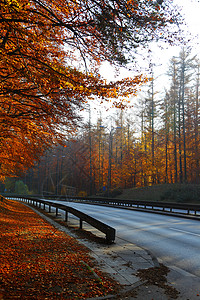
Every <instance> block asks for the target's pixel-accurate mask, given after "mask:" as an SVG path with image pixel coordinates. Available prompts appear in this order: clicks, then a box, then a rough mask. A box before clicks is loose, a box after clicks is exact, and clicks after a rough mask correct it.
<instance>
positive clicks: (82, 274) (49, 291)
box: [0, 199, 119, 300]
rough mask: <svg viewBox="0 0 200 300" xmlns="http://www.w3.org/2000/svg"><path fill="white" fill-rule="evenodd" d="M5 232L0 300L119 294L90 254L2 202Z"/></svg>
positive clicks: (23, 209) (0, 237)
mask: <svg viewBox="0 0 200 300" xmlns="http://www.w3.org/2000/svg"><path fill="white" fill-rule="evenodd" d="M0 228H1V232H0V299H1V300H2V299H6V300H7V299H87V298H91V297H98V296H99V297H100V296H105V295H107V294H110V293H115V292H117V291H118V289H119V285H118V283H116V282H115V281H113V280H112V279H111V278H109V277H108V276H107V275H106V274H103V273H101V272H100V271H99V269H98V268H97V267H96V265H95V262H94V260H93V259H92V258H91V257H90V254H89V250H88V249H87V248H85V247H84V246H82V245H80V244H79V243H78V242H77V241H76V240H75V239H73V238H71V237H70V236H68V235H66V234H65V233H63V232H60V231H59V230H57V229H55V228H54V227H53V226H52V225H50V224H49V223H48V222H47V221H45V220H44V219H42V218H41V217H40V216H39V215H37V214H36V213H35V212H33V211H32V210H31V209H30V208H29V207H27V206H24V205H23V204H21V203H18V202H15V201H11V200H5V199H4V200H3V201H0ZM88 266H89V267H88ZM91 269H92V270H94V271H95V274H97V275H98V276H94V272H91Z"/></svg>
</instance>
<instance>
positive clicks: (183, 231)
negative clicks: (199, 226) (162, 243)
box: [169, 228, 200, 237]
mask: <svg viewBox="0 0 200 300" xmlns="http://www.w3.org/2000/svg"><path fill="white" fill-rule="evenodd" d="M169 229H171V230H174V231H178V232H182V233H186V234H191V235H195V236H199V237H200V234H197V233H193V232H190V231H185V230H181V229H177V228H169Z"/></svg>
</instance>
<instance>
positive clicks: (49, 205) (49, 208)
mask: <svg viewBox="0 0 200 300" xmlns="http://www.w3.org/2000/svg"><path fill="white" fill-rule="evenodd" d="M50 212H51V205H50V204H49V213H50Z"/></svg>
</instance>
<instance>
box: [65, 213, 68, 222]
mask: <svg viewBox="0 0 200 300" xmlns="http://www.w3.org/2000/svg"><path fill="white" fill-rule="evenodd" d="M67 221H68V211H65V222H67Z"/></svg>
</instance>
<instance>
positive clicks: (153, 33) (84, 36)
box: [0, 0, 199, 194]
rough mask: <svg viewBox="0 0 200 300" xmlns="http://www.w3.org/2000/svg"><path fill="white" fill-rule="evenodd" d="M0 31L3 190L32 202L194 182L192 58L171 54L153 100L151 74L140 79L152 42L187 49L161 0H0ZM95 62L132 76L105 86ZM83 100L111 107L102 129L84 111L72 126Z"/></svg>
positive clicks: (170, 8) (177, 13)
mask: <svg viewBox="0 0 200 300" xmlns="http://www.w3.org/2000/svg"><path fill="white" fill-rule="evenodd" d="M0 24H1V32H0V103H1V105H0V180H1V182H2V189H4V188H5V189H6V191H13V189H15V187H13V186H15V183H17V181H20V180H21V181H22V185H23V184H24V185H25V188H24V190H25V191H29V192H33V193H39V194H43V193H53V194H68V193H78V194H97V193H107V194H110V193H113V191H114V190H117V189H124V188H129V187H133V186H134V187H137V186H146V185H154V184H159V183H164V182H166V183H168V182H169V183H170V182H198V181H199V153H198V143H199V133H198V130H199V129H198V124H199V107H198V94H199V91H198V89H199V78H198V76H199V75H198V74H199V72H198V67H199V63H198V60H197V58H196V57H195V58H191V57H190V56H189V54H188V51H187V50H182V52H181V53H180V56H179V57H177V58H173V59H172V61H171V62H170V67H169V77H170V80H171V87H170V89H167V90H166V91H165V95H164V96H163V95H162V96H161V97H160V98H158V94H157V92H159V91H156V88H155V82H156V78H154V76H153V69H152V70H151V73H152V75H151V76H150V78H148V76H147V75H146V74H145V72H142V71H141V70H140V69H139V63H138V57H141V50H142V49H143V50H144V49H146V53H148V45H149V44H151V43H153V42H154V43H157V42H163V43H164V44H166V43H167V44H169V45H172V44H173V45H176V44H177V45H183V44H186V43H187V39H188V38H187V36H186V35H185V34H184V30H183V29H182V27H181V26H182V25H184V19H183V17H182V15H181V10H180V8H179V7H178V6H176V5H175V4H173V3H172V1H171V0H166V1H149V0H144V1H137V0H130V1H126V0H120V1H110V0H97V1H95V3H94V2H93V1H89V0H88V1H84V0H83V1H82V0H81V1H65V0H64V1H57V0H52V1H49V0H46V1H43V0H30V1H28V0H3V1H1V2H0ZM144 53H145V52H144ZM142 59H143V60H145V59H146V57H145V54H144V57H142ZM105 61H106V62H108V63H109V64H110V65H112V66H113V67H114V68H115V70H116V71H117V70H119V68H121V67H125V68H127V69H130V68H131V69H132V71H133V73H132V77H126V78H122V79H120V80H115V81H110V82H108V81H107V80H106V79H105V78H104V77H103V76H102V75H101V73H100V67H101V64H102V63H103V62H105ZM143 87H146V89H147V91H146V94H145V95H144V96H143V97H140V99H139V98H138V96H137V95H138V91H139V89H140V88H142V89H143ZM144 90H145V88H144ZM127 99H128V101H127ZM130 99H131V104H132V105H133V106H134V105H136V103H137V116H136V115H133V114H132V113H131V110H130V106H129V102H130ZM93 101H97V102H98V105H99V110H101V108H100V106H101V103H104V104H105V103H111V102H112V104H113V106H114V107H115V108H116V109H118V111H117V112H116V113H115V114H112V113H111V114H112V121H111V122H110V123H107V124H104V116H103V115H99V118H98V119H97V120H96V121H95V122H94V121H93V120H92V117H91V115H92V110H91V111H90V113H89V120H88V121H85V122H83V121H81V112H82V111H83V110H86V108H87V107H88V106H89V107H90V105H91V103H93ZM130 115H131V117H130ZM4 184H5V185H4ZM22 185H21V183H19V182H18V183H17V185H16V190H19V187H20V186H22Z"/></svg>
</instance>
